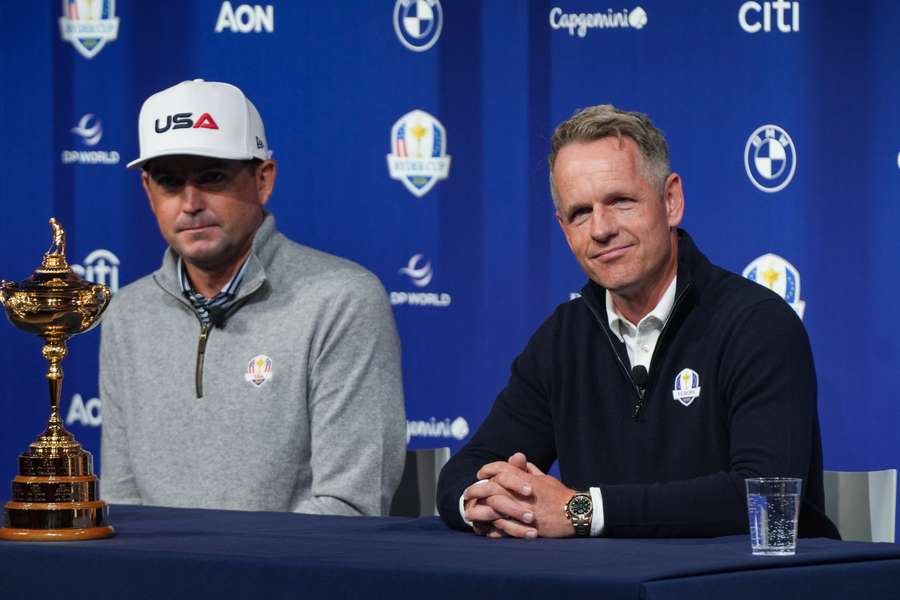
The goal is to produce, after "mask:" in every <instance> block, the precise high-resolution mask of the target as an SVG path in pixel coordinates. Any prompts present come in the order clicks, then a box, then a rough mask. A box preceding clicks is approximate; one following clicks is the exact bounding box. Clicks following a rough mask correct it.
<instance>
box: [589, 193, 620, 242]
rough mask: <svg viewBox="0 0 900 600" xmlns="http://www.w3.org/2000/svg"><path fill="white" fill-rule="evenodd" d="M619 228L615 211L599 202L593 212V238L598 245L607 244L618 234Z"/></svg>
mask: <svg viewBox="0 0 900 600" xmlns="http://www.w3.org/2000/svg"><path fill="white" fill-rule="evenodd" d="M618 230H619V227H618V223H617V222H616V218H615V216H614V215H613V211H611V210H610V209H609V207H607V206H604V205H603V204H602V203H600V202H598V203H597V204H595V205H594V209H593V210H592V211H591V238H592V239H593V240H594V241H595V242H597V243H598V244H606V243H607V242H609V241H610V240H611V239H612V238H614V237H615V236H616V233H618Z"/></svg>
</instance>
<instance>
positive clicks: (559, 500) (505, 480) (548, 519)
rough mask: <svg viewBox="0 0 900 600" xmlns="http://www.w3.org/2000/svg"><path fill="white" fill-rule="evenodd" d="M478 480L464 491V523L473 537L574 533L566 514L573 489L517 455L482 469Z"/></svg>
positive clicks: (543, 535) (529, 536)
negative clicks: (475, 534) (470, 526)
mask: <svg viewBox="0 0 900 600" xmlns="http://www.w3.org/2000/svg"><path fill="white" fill-rule="evenodd" d="M477 477H478V479H479V482H478V483H475V484H473V485H470V486H469V487H467V488H466V489H465V491H464V492H463V501H464V509H465V515H466V519H468V520H469V521H472V526H473V529H474V530H475V533H477V534H479V535H486V536H487V537H490V538H500V537H517V538H536V537H555V538H559V537H572V536H574V535H575V529H574V528H573V527H572V523H571V522H570V521H569V519H568V517H567V516H566V512H565V505H566V502H568V501H569V499H570V498H571V497H572V495H574V494H575V491H574V490H572V489H569V488H568V487H566V486H565V485H563V484H562V482H560V481H559V480H558V479H556V478H555V477H552V476H550V475H546V474H544V473H543V472H542V471H541V470H540V469H538V468H537V467H536V466H535V465H533V464H532V463H530V462H528V459H527V458H526V457H525V455H524V454H522V453H521V452H516V453H515V454H513V455H512V456H510V457H509V460H507V461H505V462H504V461H497V462H492V463H488V464H486V465H484V466H483V467H481V469H480V470H479V471H478V475H477Z"/></svg>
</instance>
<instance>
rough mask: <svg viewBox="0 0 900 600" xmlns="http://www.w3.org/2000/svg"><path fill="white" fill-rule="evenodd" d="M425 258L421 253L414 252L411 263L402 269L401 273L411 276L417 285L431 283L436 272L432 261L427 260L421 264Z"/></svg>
mask: <svg viewBox="0 0 900 600" xmlns="http://www.w3.org/2000/svg"><path fill="white" fill-rule="evenodd" d="M424 259H425V257H424V256H422V255H421V254H413V255H412V257H411V258H410V259H409V263H408V264H407V265H406V266H405V267H403V268H402V269H400V273H402V274H403V275H407V276H409V278H410V280H412V283H413V285H414V286H416V287H425V286H426V285H428V284H429V283H431V278H432V277H433V276H434V272H433V271H432V270H431V261H427V260H426V261H425V264H424V265H421V266H420V265H419V263H420V262H421V261H423V260H424Z"/></svg>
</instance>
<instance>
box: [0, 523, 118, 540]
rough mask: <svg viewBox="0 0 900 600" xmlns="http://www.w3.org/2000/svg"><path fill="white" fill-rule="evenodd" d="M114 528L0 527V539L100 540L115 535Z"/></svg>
mask: <svg viewBox="0 0 900 600" xmlns="http://www.w3.org/2000/svg"><path fill="white" fill-rule="evenodd" d="M115 533H116V530H115V529H113V528H112V527H110V526H109V525H107V526H106V527H86V528H82V529H15V528H12V527H3V528H0V540H8V541H18V542H77V541H79V540H100V539H103V538H108V537H111V536H113V535H115Z"/></svg>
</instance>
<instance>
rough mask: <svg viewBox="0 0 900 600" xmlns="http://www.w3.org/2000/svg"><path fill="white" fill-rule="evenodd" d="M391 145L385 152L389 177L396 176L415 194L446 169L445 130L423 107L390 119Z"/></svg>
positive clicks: (425, 189) (431, 184)
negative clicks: (389, 150)
mask: <svg viewBox="0 0 900 600" xmlns="http://www.w3.org/2000/svg"><path fill="white" fill-rule="evenodd" d="M391 146H392V150H393V152H391V154H388V155H387V162H388V173H390V175H391V179H399V180H400V181H401V182H402V183H403V185H404V186H405V187H406V189H408V190H409V191H410V192H412V194H413V195H414V196H416V197H418V198H421V197H422V196H424V195H425V194H427V193H428V192H429V191H431V188H433V187H434V184H436V183H437V182H438V181H440V180H441V179H446V178H447V175H448V174H449V173H450V157H449V156H447V132H446V131H445V130H444V126H443V125H441V122H440V121H438V120H437V119H435V118H434V117H433V116H431V115H430V114H428V113H427V112H425V111H424V110H414V111H412V112H408V113H406V114H405V115H403V116H402V117H400V118H399V119H398V120H397V122H396V123H394V126H393V127H392V128H391Z"/></svg>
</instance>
